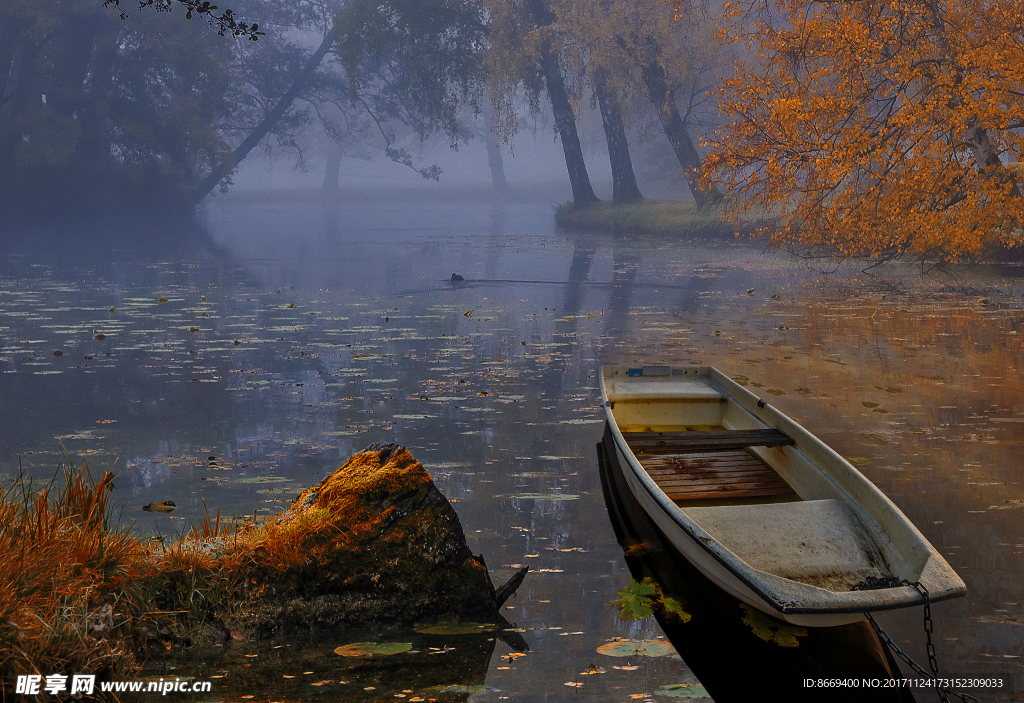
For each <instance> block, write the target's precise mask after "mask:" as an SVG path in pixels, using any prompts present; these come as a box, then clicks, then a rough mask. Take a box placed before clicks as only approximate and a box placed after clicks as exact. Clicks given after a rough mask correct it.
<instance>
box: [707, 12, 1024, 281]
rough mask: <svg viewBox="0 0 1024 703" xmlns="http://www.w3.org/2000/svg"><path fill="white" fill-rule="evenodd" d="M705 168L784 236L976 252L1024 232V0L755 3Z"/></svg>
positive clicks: (741, 15) (785, 239)
mask: <svg viewBox="0 0 1024 703" xmlns="http://www.w3.org/2000/svg"><path fill="white" fill-rule="evenodd" d="M729 17H730V18H731V24H730V26H729V28H728V29H727V30H726V31H725V34H726V35H727V36H729V37H731V38H732V39H733V40H734V41H736V42H739V43H741V44H743V45H745V46H746V47H747V48H748V50H751V51H752V52H753V53H752V56H754V57H758V56H759V57H760V61H757V60H754V61H751V62H750V63H749V64H748V65H739V66H738V67H737V74H736V77H735V78H733V79H730V80H727V81H726V82H725V83H724V85H723V87H722V88H721V90H720V91H719V94H718V97H719V106H720V109H721V110H722V112H723V115H724V116H725V118H726V122H725V125H724V126H723V127H722V128H720V129H718V130H716V131H714V132H713V133H711V134H709V135H706V137H705V138H706V141H707V145H708V146H709V148H710V153H709V155H708V157H707V160H706V162H705V167H706V171H705V177H707V178H709V179H714V180H713V181H709V182H715V183H716V184H718V185H719V186H724V187H725V188H726V189H727V190H728V191H729V192H730V194H731V195H732V196H734V199H733V200H732V203H733V211H732V215H733V217H736V216H739V215H742V214H744V213H748V212H750V211H754V212H758V211H760V212H768V213H771V214H773V215H775V216H777V217H778V219H777V220H776V222H777V223H778V225H777V227H775V228H774V231H773V241H774V242H775V243H777V244H788V245H796V246H810V247H814V248H823V249H824V250H826V251H829V252H831V253H833V254H834V255H836V256H842V257H861V256H867V257H873V258H878V257H882V258H885V257H896V256H911V257H913V258H917V259H931V260H936V259H937V260H940V261H958V260H968V259H976V258H978V257H981V256H984V255H985V254H987V253H990V252H991V251H993V250H994V249H996V248H999V247H1007V246H1016V245H1018V244H1020V243H1021V241H1022V231H1021V226H1022V223H1024V200H1022V190H1021V188H1022V186H1021V183H1020V171H1019V170H1017V169H1018V166H1017V163H1016V162H1019V161H1020V160H1021V151H1022V147H1024V138H1022V137H1024V133H1022V129H1024V0H849V1H847V2H833V3H813V2H812V3H808V2H807V1H806V0H775V1H774V2H772V0H756V1H755V2H754V3H753V4H751V5H747V6H744V7H737V6H732V7H729Z"/></svg>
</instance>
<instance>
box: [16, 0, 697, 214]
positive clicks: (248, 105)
mask: <svg viewBox="0 0 1024 703" xmlns="http://www.w3.org/2000/svg"><path fill="white" fill-rule="evenodd" d="M232 5H233V10H234V12H235V16H237V17H240V18H243V19H245V20H246V21H248V22H258V24H259V28H260V30H261V31H262V32H265V35H263V36H262V37H261V38H260V39H259V41H255V42H254V41H247V40H245V38H235V37H232V36H231V35H230V33H229V34H228V35H227V36H219V35H218V34H217V33H216V32H215V31H211V30H209V28H207V27H205V26H204V25H203V24H202V23H197V22H189V21H188V20H187V19H186V18H185V13H184V12H183V11H182V10H181V8H177V10H175V7H177V6H174V4H173V3H168V4H165V7H171V11H170V12H156V11H153V10H152V9H147V10H142V11H139V12H135V11H132V12H129V13H127V16H122V15H121V13H120V11H118V10H117V9H115V8H111V7H105V6H104V3H103V2H102V0H10V1H8V2H5V3H3V5H2V6H0V204H2V205H3V206H4V208H5V210H8V211H10V210H11V209H16V208H17V209H22V210H26V211H36V210H55V209H59V210H71V211H78V210H83V209H92V208H107V207H110V206H114V207H130V206H131V207H139V208H146V209H148V208H152V207H156V206H164V207H167V206H169V207H175V208H178V207H183V208H188V207H191V206H193V205H195V204H197V203H198V202H199V201H200V200H202V198H203V197H205V196H206V195H207V194H208V193H209V192H211V191H213V190H215V189H216V188H217V187H218V186H220V187H221V188H226V187H227V186H228V185H229V184H230V176H231V174H232V173H233V171H234V169H235V168H236V166H237V165H238V163H239V162H240V161H241V160H242V159H244V158H245V156H246V155H247V154H248V153H249V152H250V151H251V150H252V149H253V148H255V147H257V146H260V145H263V146H265V147H267V148H270V149H278V150H279V149H286V150H291V151H293V152H294V154H295V155H296V156H297V157H298V158H299V159H300V161H301V160H302V159H303V156H304V149H308V148H309V145H310V143H316V144H317V145H318V146H319V147H320V148H323V145H324V143H325V139H324V137H327V138H329V141H327V142H326V143H327V144H328V145H329V148H331V149H332V150H335V151H337V152H340V153H353V154H356V153H358V154H360V155H366V153H367V148H368V147H367V145H371V147H370V148H372V149H376V150H380V151H383V152H384V153H386V154H387V155H388V156H389V157H390V158H392V159H394V160H396V161H398V162H399V163H403V164H405V165H408V166H410V167H412V168H415V169H416V170H417V171H419V172H420V173H421V175H423V176H424V177H428V178H436V177H437V176H438V175H439V171H438V170H437V169H436V167H423V166H421V165H416V164H414V161H413V158H412V156H411V155H410V154H409V153H408V152H407V151H406V149H404V148H402V147H401V143H402V141H403V139H404V138H407V137H409V136H412V135H417V134H418V135H419V136H421V137H425V136H426V135H429V134H431V133H435V132H438V133H444V134H446V135H447V136H448V138H449V139H450V140H451V142H452V144H453V145H454V144H457V143H458V142H459V141H460V140H465V139H468V138H471V137H472V136H473V131H472V130H471V129H470V127H469V126H467V125H468V124H469V123H470V122H471V121H473V120H475V119H476V117H477V116H479V115H480V114H481V113H483V114H484V116H485V118H486V122H487V124H488V126H489V127H490V128H491V131H492V133H491V134H487V135H485V138H486V139H489V140H491V141H495V140H497V141H502V140H508V139H510V138H511V136H512V135H513V134H514V133H515V131H516V127H517V122H518V119H519V116H518V115H517V114H516V107H517V106H520V107H521V106H522V105H524V104H532V105H533V107H534V109H537V108H538V107H539V105H540V97H541V95H544V94H545V93H546V97H547V98H548V99H549V100H550V104H551V109H552V113H553V115H554V117H555V123H556V127H557V129H558V132H559V135H560V137H561V142H562V146H563V149H564V150H565V157H566V164H567V167H568V174H569V178H570V180H571V181H572V185H573V193H574V197H575V200H576V202H577V204H578V205H586V204H589V203H591V202H594V201H596V198H595V197H594V195H593V190H592V188H591V186H590V181H589V177H588V176H587V170H586V165H585V164H584V163H583V157H582V150H581V147H580V141H579V137H578V136H577V133H576V120H577V113H578V108H579V105H580V103H581V101H582V100H584V99H586V98H588V97H589V98H591V99H592V100H593V101H594V102H595V103H596V104H599V105H600V108H601V115H602V120H603V123H604V128H605V133H606V136H607V140H608V146H609V153H610V155H611V159H612V166H613V175H614V178H615V199H616V200H617V201H630V200H636V199H639V198H640V197H641V196H640V192H639V190H638V188H637V187H636V181H635V178H634V177H633V168H632V164H631V162H630V156H629V145H628V140H627V139H626V133H627V131H628V130H630V129H632V128H635V127H636V125H637V124H638V123H639V122H640V121H642V120H643V119H646V120H648V121H650V120H652V119H657V120H658V121H659V122H660V126H661V127H662V128H663V129H664V130H665V133H666V135H667V136H668V137H669V141H670V142H671V144H672V146H673V148H674V151H675V153H676V155H677V157H678V159H679V161H680V164H681V166H682V168H683V170H685V172H686V174H687V180H688V182H689V184H690V185H691V189H692V190H693V192H694V195H695V197H696V198H697V200H698V202H702V201H705V200H707V199H709V198H710V197H712V196H713V195H715V193H714V192H713V188H712V189H709V188H708V187H706V186H701V185H700V184H698V181H697V176H698V175H699V171H700V159H699V156H698V153H697V150H696V148H695V147H694V143H693V141H692V139H691V137H690V135H689V133H688V125H687V123H688V121H691V120H692V119H693V117H694V115H695V114H697V112H698V107H699V103H700V101H701V99H702V98H701V97H700V96H701V95H703V90H704V89H705V88H706V87H707V86H705V85H702V84H701V76H703V75H708V72H709V71H710V70H711V69H712V67H713V64H714V60H713V59H714V56H715V53H716V51H717V48H716V46H715V43H714V42H713V41H712V40H711V39H710V38H708V37H709V36H710V35H709V34H708V31H707V26H708V25H707V22H706V21H705V18H704V17H703V16H698V15H699V13H696V12H694V13H692V16H687V17H684V21H683V22H674V21H673V11H672V7H671V6H670V5H665V4H663V3H661V2H651V3H645V5H646V6H636V7H634V8H633V9H632V10H629V12H626V11H625V10H626V9H627V8H620V9H621V16H618V15H617V14H616V13H617V12H619V10H615V9H614V8H609V6H608V5H607V3H599V2H596V1H592V0H587V1H586V2H583V1H582V0H580V1H577V2H572V3H571V2H564V1H561V0H552V1H551V2H548V0H528V1H527V2H519V1H517V0H384V2H378V1H376V0H354V1H352V2H346V1H345V0H325V1H324V2H320V3H279V2H271V1H270V0H248V1H245V0H243V1H242V2H237V3H232ZM602 8H603V9H602ZM595 9H597V10H600V12H599V13H597V14H596V15H595V13H594V10H595ZM585 18H589V21H585ZM570 29H571V31H570ZM609 32H611V33H610V34H609ZM684 45H685V47H688V48H687V49H686V51H684V50H683V48H684ZM698 59H699V60H698ZM520 98H525V100H524V99H520ZM652 107H653V109H652ZM655 115H656V116H657V118H655ZM311 134H315V135H319V137H316V138H311V137H310V135H311ZM316 139H319V142H317V141H316ZM331 142H333V144H331Z"/></svg>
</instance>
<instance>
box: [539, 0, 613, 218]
mask: <svg viewBox="0 0 1024 703" xmlns="http://www.w3.org/2000/svg"><path fill="white" fill-rule="evenodd" d="M530 11H531V13H532V14H533V21H534V22H535V23H536V24H537V26H538V27H546V26H547V25H549V24H551V23H552V22H553V21H554V16H553V15H552V13H551V10H550V8H548V7H547V5H546V3H545V2H544V0H532V2H531V3H530ZM540 70H541V73H542V74H543V76H544V82H545V84H546V85H547V88H548V97H549V98H550V99H551V111H552V113H554V116H555V126H556V127H557V128H558V136H559V139H560V140H561V142H562V152H563V153H564V154H565V166H566V168H567V169H568V171H569V183H570V185H571V186H572V202H573V204H574V205H575V206H576V207H587V206H588V205H593V204H594V203H597V202H600V201H599V200H598V198H597V196H596V195H594V188H593V186H591V185H590V175H589V174H588V173H587V164H586V162H584V160H583V147H582V146H580V137H579V133H577V131H576V115H575V114H573V111H572V104H570V102H569V94H568V92H566V90H565V81H564V80H563V78H562V67H561V66H560V65H559V64H558V54H557V52H555V51H553V50H552V49H551V47H550V46H545V47H544V48H542V49H541V52H540Z"/></svg>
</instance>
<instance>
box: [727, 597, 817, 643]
mask: <svg viewBox="0 0 1024 703" xmlns="http://www.w3.org/2000/svg"><path fill="white" fill-rule="evenodd" d="M740 608H742V609H743V623H744V624H745V625H748V626H749V627H750V629H751V630H752V631H753V632H754V634H755V635H757V636H758V637H760V638H761V639H763V640H764V641H765V642H774V643H775V644H777V645H779V646H780V647H799V646H800V640H798V639H797V637H806V636H807V630H806V629H804V628H802V627H800V626H798V625H790V624H789V623H788V622H783V621H781V620H776V619H775V618H773V617H771V616H770V615H766V614H765V613H762V612H761V611H760V610H757V609H755V608H751V607H750V606H749V605H747V604H746V603H740Z"/></svg>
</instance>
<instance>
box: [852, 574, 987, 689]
mask: <svg viewBox="0 0 1024 703" xmlns="http://www.w3.org/2000/svg"><path fill="white" fill-rule="evenodd" d="M900 585H901V586H913V587H914V588H916V589H917V592H918V593H920V594H921V595H922V596H924V634H925V640H926V644H925V650H926V651H927V652H928V666H929V667H930V668H931V670H932V673H931V675H930V676H929V674H928V672H926V671H925V670H924V668H923V667H922V666H921V665H920V664H918V663H917V662H916V661H914V660H913V659H911V658H910V656H909V655H908V654H907V653H906V652H904V651H903V650H902V649H900V648H899V646H897V644H896V643H895V642H893V641H892V638H891V637H889V635H887V634H885V631H884V630H882V628H881V626H880V625H879V624H878V623H877V622H875V619H874V618H873V617H871V613H864V614H865V615H866V616H867V618H868V622H870V623H871V626H872V627H873V628H875V632H876V633H878V636H879V637H880V638H881V639H882V641H883V642H885V643H886V644H887V645H888V646H889V649H891V650H892V651H893V654H895V655H896V656H897V657H899V658H900V659H902V660H903V661H904V662H905V663H906V664H907V665H908V666H909V667H910V668H911V669H913V670H914V671H915V672H917V673H918V675H920V676H922V677H923V678H926V679H929V678H930V679H932V680H933V681H934V682H935V692H936V693H937V694H938V696H939V700H941V701H942V703H949V696H950V695H953V696H956V697H957V698H959V699H960V700H961V701H963V702H964V703H968V701H973V702H974V703H979V701H978V699H977V698H975V697H974V696H969V695H967V694H966V693H960V692H959V691H954V690H953V689H951V688H948V687H946V686H940V685H939V684H938V680H939V660H938V658H937V657H936V656H935V645H934V644H933V643H932V629H933V627H932V602H931V598H930V597H929V596H928V589H927V588H925V587H924V585H923V584H921V583H920V582H918V581H914V582H910V581H907V580H906V579H904V580H903V581H901V582H900Z"/></svg>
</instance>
